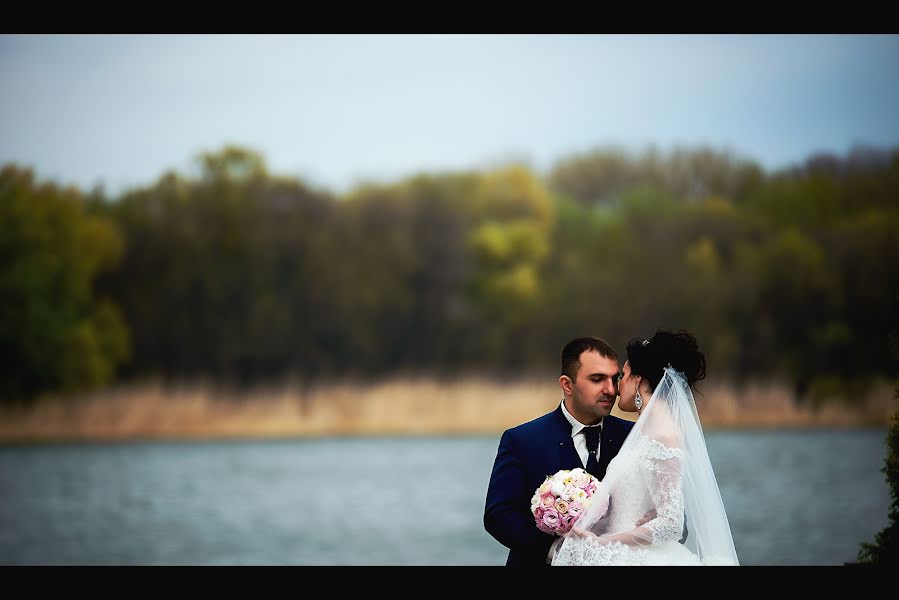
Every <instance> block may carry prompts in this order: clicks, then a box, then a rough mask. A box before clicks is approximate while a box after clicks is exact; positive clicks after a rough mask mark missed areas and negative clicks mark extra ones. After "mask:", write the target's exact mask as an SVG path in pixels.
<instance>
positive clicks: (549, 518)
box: [484, 329, 739, 566]
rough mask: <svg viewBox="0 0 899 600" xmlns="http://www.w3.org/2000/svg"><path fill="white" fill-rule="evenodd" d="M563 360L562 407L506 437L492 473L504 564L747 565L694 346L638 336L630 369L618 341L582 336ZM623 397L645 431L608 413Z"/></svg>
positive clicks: (494, 518) (681, 336) (665, 336)
mask: <svg viewBox="0 0 899 600" xmlns="http://www.w3.org/2000/svg"><path fill="white" fill-rule="evenodd" d="M561 363H562V368H561V376H560V377H559V385H560V386H561V387H562V393H563V398H562V401H561V403H560V404H559V407H558V408H557V409H556V410H554V411H553V412H551V413H549V414H547V415H544V416H542V417H540V418H538V419H535V420H533V421H530V422H529V423H525V424H523V425H519V426H518V427H514V428H512V429H509V430H507V431H505V432H504V433H503V435H502V439H501V440H500V443H499V450H498V452H497V455H496V460H495V462H494V464H493V472H492V474H491V476H490V484H489V487H488V489H487V502H486V506H485V509H484V527H485V528H486V530H487V531H488V532H489V533H490V535H492V536H493V537H494V538H496V539H497V541H499V542H500V543H501V544H503V545H504V546H506V547H508V548H509V558H508V560H507V561H506V564H507V565H535V566H536V565H547V564H552V565H588V566H589V565H737V564H739V563H738V560H737V552H736V549H735V548H734V541H733V536H732V535H731V531H730V525H729V523H728V521H727V514H726V513H725V510H724V503H723V501H722V499H721V493H720V491H719V490H718V482H717V480H716V479H715V473H714V471H713V469H712V464H711V462H710V461H709V455H708V451H707V449H706V444H705V438H704V437H703V434H702V426H701V425H700V422H699V415H698V413H697V411H696V403H695V400H694V398H693V392H692V390H693V387H694V384H695V383H696V382H697V381H699V380H701V379H703V378H704V377H705V357H704V356H703V354H702V352H701V351H700V350H699V347H698V344H697V342H696V339H695V337H694V336H693V335H691V334H690V333H688V332H686V331H680V332H677V333H675V332H672V331H670V330H667V329H659V330H658V331H657V332H656V333H655V335H654V336H653V337H652V338H650V339H648V340H647V339H639V338H635V339H633V340H631V341H630V342H629V343H628V345H627V357H626V360H625V362H624V365H623V366H622V367H621V370H619V363H618V355H617V353H616V352H615V350H614V349H613V348H612V347H611V346H609V344H607V343H606V342H604V341H603V340H601V339H598V338H593V337H584V338H577V339H574V340H572V341H570V342H569V343H568V344H566V345H565V347H564V348H562V352H561ZM616 396H617V397H618V408H619V409H620V410H622V411H625V412H636V413H638V415H639V416H638V418H637V420H636V422H632V421H628V420H625V419H619V418H617V417H614V416H611V415H610V414H609V413H610V412H611V410H612V406H613V404H614V403H615V398H616ZM580 469H585V470H586V472H587V473H589V474H590V475H592V477H590V476H588V475H587V474H586V473H584V472H583V471H581V470H580ZM559 471H565V472H566V473H563V474H562V476H563V477H566V479H565V480H564V481H559V482H556V481H554V480H552V481H551V480H548V478H549V477H552V476H553V475H555V474H557V473H559ZM569 471H571V472H572V473H568V472H569ZM593 478H595V479H593ZM588 480H589V481H590V482H593V483H590V484H589V486H587V485H585V483H586V482H587V481H588ZM597 480H598V481H597ZM577 482H583V484H579V486H580V487H578V486H577V485H574V484H575V483H577ZM550 488H552V489H553V490H554V492H553V491H551V489H550ZM582 488H586V491H585V489H582ZM588 495H589V497H587V496H588ZM575 509H576V510H575ZM544 521H545V522H544ZM558 523H566V524H567V525H568V526H567V527H558V526H557V524H558ZM538 525H539V526H538ZM554 526H556V529H555V531H554V529H553V527H554ZM559 531H564V532H565V533H564V534H559ZM548 532H549V533H548ZM554 533H555V534H554Z"/></svg>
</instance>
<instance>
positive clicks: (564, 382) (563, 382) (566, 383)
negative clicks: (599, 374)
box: [559, 375, 574, 395]
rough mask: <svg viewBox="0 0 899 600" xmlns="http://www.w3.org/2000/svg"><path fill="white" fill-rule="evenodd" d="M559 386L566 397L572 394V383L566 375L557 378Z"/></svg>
mask: <svg viewBox="0 0 899 600" xmlns="http://www.w3.org/2000/svg"><path fill="white" fill-rule="evenodd" d="M559 386H561V388H562V391H563V392H565V393H566V394H568V395H571V394H572V393H574V382H573V381H571V377H569V376H568V375H562V376H561V377H559Z"/></svg>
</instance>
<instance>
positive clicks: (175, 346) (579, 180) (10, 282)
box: [0, 146, 899, 402]
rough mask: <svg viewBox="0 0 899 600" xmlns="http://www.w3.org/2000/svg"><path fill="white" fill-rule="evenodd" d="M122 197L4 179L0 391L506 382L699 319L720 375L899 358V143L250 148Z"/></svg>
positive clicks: (857, 368)
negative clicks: (586, 348) (351, 152)
mask: <svg viewBox="0 0 899 600" xmlns="http://www.w3.org/2000/svg"><path fill="white" fill-rule="evenodd" d="M198 164H199V169H198V170H196V171H195V172H193V173H192V174H184V173H179V172H176V171H171V172H167V173H164V174H163V175H162V176H160V177H159V179H158V180H157V181H156V182H154V183H152V184H151V185H147V186H143V187H139V188H135V189H131V190H129V191H126V192H124V193H122V194H120V195H118V196H116V197H107V195H106V194H105V193H104V192H103V191H102V189H99V188H98V189H94V190H91V191H85V190H79V189H76V188H73V187H64V186H60V185H58V184H56V183H54V182H50V181H38V180H37V179H36V178H35V176H34V174H33V171H32V170H31V169H29V168H27V167H23V166H20V165H16V164H7V165H5V166H4V167H3V168H2V172H0V353H2V356H0V358H2V364H3V365H4V367H3V375H2V378H0V398H2V400H3V401H6V402H19V401H22V402H27V401H30V400H32V399H34V398H37V397H39V396H40V395H41V394H43V393H46V392H59V391H63V392H66V391H74V390H78V389H85V388H90V387H95V386H102V385H105V384H108V383H110V382H113V381H126V380H129V379H134V378H143V377H160V378H163V379H167V380H180V379H189V378H197V377H204V378H212V379H214V380H222V381H228V382H232V383H255V382H262V381H269V380H274V379H278V378H282V377H287V376H291V377H301V378H308V379H315V378H327V377H344V376H352V377H359V378H361V379H360V380H365V378H371V377H377V376H383V375H388V374H395V373H400V372H403V373H426V374H428V375H431V376H438V377H442V376H449V375H454V374H460V373H466V372H472V371H477V372H479V373H490V374H494V375H498V376H501V377H517V376H521V375H522V374H526V373H528V372H534V371H539V372H541V373H542V372H546V371H548V370H552V369H555V368H557V362H558V351H559V349H560V348H561V346H562V345H563V344H564V343H565V342H566V341H567V340H568V339H570V338H572V337H575V336H578V335H597V336H600V337H603V338H604V339H606V340H607V341H609V342H610V343H612V344H613V345H614V346H616V347H618V348H621V349H623V348H624V345H625V344H626V342H627V341H628V340H629V339H630V338H631V337H634V336H641V337H649V336H650V335H651V334H652V333H653V331H654V330H655V328H656V327H657V326H670V327H673V328H675V329H680V328H685V329H688V330H690V331H692V332H694V333H695V334H696V335H697V337H698V339H699V341H700V343H701V346H702V347H703V349H704V350H705V352H706V355H707V358H708V363H709V369H710V371H712V372H715V373H720V374H726V375H727V376H729V377H731V378H733V379H735V380H737V381H740V380H745V379H748V378H758V377H763V378H767V377H779V378H784V379H786V380H788V381H791V382H793V383H794V385H795V386H796V390H797V392H798V394H799V396H800V397H802V398H818V397H824V396H828V395H830V396H838V397H842V398H845V399H846V400H848V401H851V400H852V398H853V397H854V396H857V392H858V391H859V389H860V388H859V387H858V386H864V385H866V384H868V383H870V382H872V381H874V380H876V379H878V378H881V379H882V378H892V377H893V376H894V373H895V362H894V356H893V353H892V352H891V334H893V332H894V328H895V324H896V309H897V290H899V260H897V259H899V238H897V231H899V148H890V149H882V148H871V147H859V148H855V149H853V150H852V151H850V152H849V153H847V154H846V155H845V156H835V155H830V154H818V155H815V156H812V157H810V158H808V159H807V160H806V161H805V162H804V163H802V164H800V165H796V166H794V167H791V168H788V169H783V170H780V171H777V172H773V173H767V172H765V171H764V170H763V169H762V168H761V167H760V166H759V165H757V164H756V163H754V162H753V161H751V160H746V159H742V158H739V157H736V156H734V155H733V154H731V153H728V152H720V151H716V150H711V149H707V148H700V149H675V150H672V151H670V152H667V153H662V152H659V151H656V150H653V149H650V150H647V151H645V152H643V153H642V154H631V153H628V152H626V151H624V150H621V149H618V148H613V147H610V148H600V149H597V150H595V151H592V152H588V153H584V154H578V155H573V156H570V157H567V158H564V159H562V160H560V161H559V162H558V163H557V164H556V165H555V166H554V167H553V168H552V169H551V170H550V171H549V173H547V174H545V175H542V174H538V173H536V172H535V171H534V170H533V169H532V168H530V167H528V166H527V165H524V164H509V165H504V166H499V167H494V168H491V169H484V170H470V171H454V172H434V173H420V174H418V175H415V176H411V177H408V178H405V179H402V180H399V181H394V182H371V183H363V184H359V185H357V186H356V187H355V188H354V189H352V190H351V191H349V192H347V193H346V194H340V195H339V194H335V193H333V192H331V191H329V190H326V189H320V188H316V187H314V186H311V185H309V184H308V183H306V182H304V181H302V180H300V179H298V178H295V177H286V176H282V175H277V174H273V173H270V172H269V171H268V169H267V167H266V165H265V161H264V158H263V157H262V156H261V155H260V154H258V153H256V152H254V151H253V150H250V149H247V148H241V147H233V146H228V147H225V148H222V149H221V150H218V151H216V152H210V153H206V154H203V155H201V156H200V157H198Z"/></svg>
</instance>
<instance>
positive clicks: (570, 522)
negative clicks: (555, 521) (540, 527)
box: [559, 515, 577, 535]
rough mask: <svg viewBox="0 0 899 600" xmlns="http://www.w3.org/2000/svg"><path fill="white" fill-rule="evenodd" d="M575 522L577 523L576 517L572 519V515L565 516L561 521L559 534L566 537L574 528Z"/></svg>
mask: <svg viewBox="0 0 899 600" xmlns="http://www.w3.org/2000/svg"><path fill="white" fill-rule="evenodd" d="M575 521H577V518H576V517H572V516H571V515H565V516H564V517H562V518H561V519H560V521H559V533H560V534H562V535H564V534H566V533H568V532H569V531H571V528H572V527H573V526H574V523H575Z"/></svg>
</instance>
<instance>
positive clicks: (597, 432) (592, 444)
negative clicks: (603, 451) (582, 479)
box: [584, 425, 605, 480]
mask: <svg viewBox="0 0 899 600" xmlns="http://www.w3.org/2000/svg"><path fill="white" fill-rule="evenodd" d="M601 434H602V426H599V425H597V426H596V427H584V437H585V438H587V452H588V454H587V472H588V473H590V474H591V475H593V476H594V477H596V478H597V479H599V480H602V478H603V477H604V476H605V473H603V472H602V471H601V470H600V466H599V461H598V460H597V459H596V455H597V454H598V453H599V440H600V437H601Z"/></svg>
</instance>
